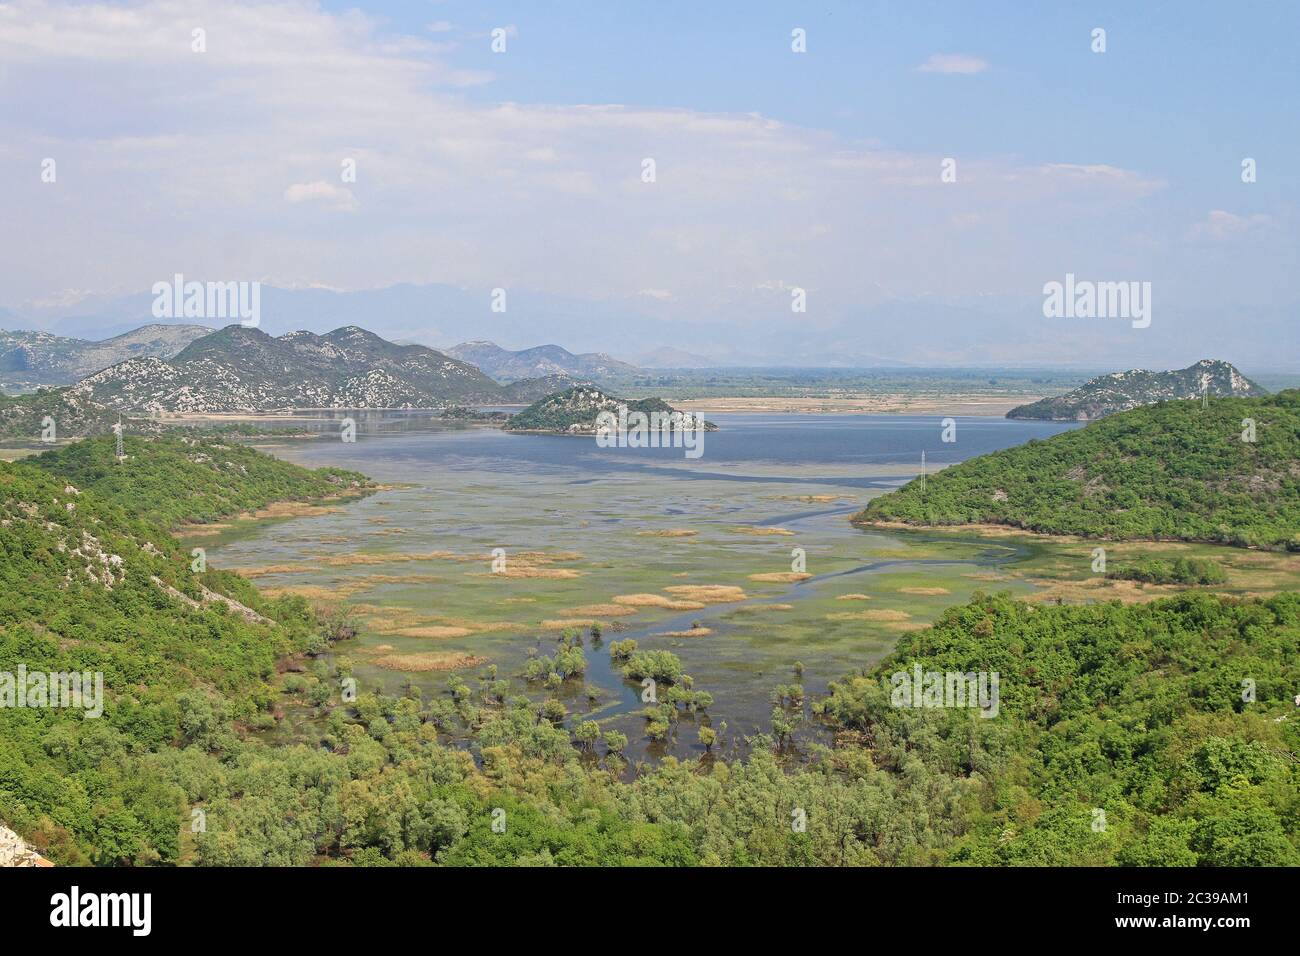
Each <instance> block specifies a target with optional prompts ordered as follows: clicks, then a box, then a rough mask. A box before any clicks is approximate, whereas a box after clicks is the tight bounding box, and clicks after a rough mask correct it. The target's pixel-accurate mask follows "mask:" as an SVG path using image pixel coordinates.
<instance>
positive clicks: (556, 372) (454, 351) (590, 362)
mask: <svg viewBox="0 0 1300 956" xmlns="http://www.w3.org/2000/svg"><path fill="white" fill-rule="evenodd" d="M447 354H448V355H450V356H452V357H453V358H458V359H460V360H461V361H464V362H470V363H472V364H474V365H476V366H478V367H479V368H480V369H482V370H483V371H484V372H486V373H487V374H488V375H490V376H492V378H494V379H496V380H497V381H499V382H514V381H518V380H519V379H525V378H540V377H545V376H566V377H568V378H570V379H606V378H613V377H617V376H624V375H635V374H636V373H637V372H639V371H640V369H638V368H637V367H636V366H635V365H630V364H628V363H627V362H620V361H619V360H618V359H616V358H614V357H612V356H610V355H606V354H605V353H604V352H584V353H582V354H581V355H574V354H573V353H572V352H570V351H569V350H568V349H563V348H560V346H558V345H539V346H537V347H535V348H531V349H522V350H520V351H518V352H512V351H510V350H509V349H503V348H502V347H501V346H499V345H497V344H496V343H494V342H462V343H461V344H460V345H456V346H453V347H452V348H449V349H447Z"/></svg>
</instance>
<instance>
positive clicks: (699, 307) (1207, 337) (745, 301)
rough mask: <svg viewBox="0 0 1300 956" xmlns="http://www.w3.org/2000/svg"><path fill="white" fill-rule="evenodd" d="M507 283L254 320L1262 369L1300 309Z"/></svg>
mask: <svg viewBox="0 0 1300 956" xmlns="http://www.w3.org/2000/svg"><path fill="white" fill-rule="evenodd" d="M195 278H203V277H197V276H196V277H195ZM1044 278H1045V279H1046V278H1052V277H1051V276H1045V277H1044ZM1057 278H1059V277H1057ZM796 284H797V283H796ZM1158 291H1159V290H1158ZM508 292H509V297H508V308H507V311H506V312H504V313H495V312H492V311H491V308H490V303H491V290H490V289H487V288H482V289H476V288H461V287H457V286H450V285H439V284H428V285H411V284H398V285H392V286H387V287H383V288H375V289H363V290H358V291H346V292H345V291H336V290H332V289H325V288H293V289H288V288H279V287H276V286H273V285H270V284H267V283H263V285H262V310H261V311H262V324H261V326H260V327H261V328H262V329H263V331H266V332H268V333H270V334H272V335H281V334H283V333H285V332H290V331H294V330H296V329H307V330H309V331H312V332H316V333H317V334H323V333H325V332H327V331H329V330H330V329H334V328H338V327H341V326H345V325H358V326H361V327H363V328H367V329H370V330H371V331H373V332H375V333H376V334H377V335H381V336H383V337H384V338H386V339H389V340H390V341H393V340H402V341H413V342H420V343H423V344H426V345H429V346H432V347H435V348H437V347H438V346H439V345H445V344H447V343H452V342H474V341H480V340H491V341H493V342H495V343H498V344H501V345H504V346H507V347H513V346H520V347H522V346H531V345H533V344H534V343H537V342H559V343H563V344H564V346H565V347H566V348H567V349H570V350H572V351H573V352H575V353H585V352H602V351H603V352H608V353H609V354H611V355H614V356H616V357H618V358H620V359H621V360H623V361H632V362H635V363H636V364H638V365H640V366H642V367H647V368H658V367H666V366H665V365H662V364H660V362H659V361H656V360H655V359H654V358H653V351H654V350H656V349H658V348H660V347H664V346H665V345H667V346H669V347H671V348H674V349H680V350H682V351H683V352H686V353H688V354H690V355H692V356H695V357H696V358H698V359H701V360H703V361H704V362H707V364H708V365H710V366H719V367H720V366H784V367H792V366H793V367H798V366H805V367H825V368H834V367H838V368H846V367H883V366H909V365H910V366H920V367H964V368H969V367H1000V368H1013V367H1014V368H1020V367H1034V368H1054V367H1059V368H1085V369H1099V368H1133V367H1135V366H1140V365H1146V366H1147V367H1156V368H1161V367H1168V366H1169V365H1171V364H1175V365H1176V364H1179V363H1189V364H1190V363H1191V362H1193V361H1195V360H1197V359H1198V358H1200V357H1201V356H1203V355H1219V356H1224V357H1225V358H1228V359H1231V360H1232V361H1234V362H1236V363H1238V364H1240V365H1243V366H1247V367H1250V368H1254V369H1257V370H1274V371H1281V370H1287V371H1290V370H1297V369H1300V323H1297V322H1296V314H1297V309H1298V308H1300V306H1297V304H1296V303H1295V302H1294V301H1292V302H1288V303H1283V304H1280V305H1271V306H1267V307H1263V306H1259V305H1246V304H1243V305H1241V306H1239V307H1233V308H1229V309H1210V308H1202V307H1198V306H1190V307H1181V308H1175V307H1174V306H1173V305H1172V304H1171V303H1169V302H1168V300H1167V299H1165V298H1161V297H1159V296H1157V300H1156V304H1155V307H1154V310H1153V318H1152V324H1151V326H1150V328H1146V329H1140V330H1139V329H1133V328H1131V327H1130V325H1129V323H1127V322H1122V321H1109V320H1097V319H1091V320H1062V319H1046V318H1044V317H1043V315H1042V297H1041V295H1039V294H1038V289H1037V288H1035V289H1032V290H1026V294H1025V295H1024V296H1018V297H1007V296H985V297H980V298H979V299H977V300H971V299H950V298H943V297H939V296H924V297H919V298H910V299H904V298H896V297H891V296H889V295H886V294H884V293H883V292H881V293H880V294H878V295H875V296H874V297H872V298H870V299H859V298H854V299H852V300H850V301H835V300H834V299H833V297H832V293H831V292H829V291H828V290H822V289H818V288H809V289H808V312H807V313H806V314H800V315H796V314H792V312H791V306H790V287H789V286H788V285H786V286H778V287H773V288H764V289H754V290H748V291H745V290H732V289H720V290H719V292H718V295H717V296H716V297H714V298H712V299H710V300H708V301H694V300H692V301H682V300H678V299H674V298H672V297H669V298H664V297H661V296H651V295H640V296H629V297H623V298H617V299H605V300H590V299H579V298H575V297H566V296H559V295H553V294H550V293H545V292H538V291H535V290H530V289H522V288H518V289H517V288H510V289H509V290H508ZM152 301H153V297H152V296H151V295H150V294H148V293H147V292H142V293H140V294H136V295H119V296H108V295H81V294H75V295H73V294H69V295H68V296H65V297H62V298H60V299H59V301H55V302H46V303H39V304H34V303H26V304H23V305H11V306H10V307H9V308H8V309H5V308H3V307H0V326H3V327H5V328H34V329H42V330H45V331H50V332H54V333H56V334H59V335H63V336H77V337H93V338H98V337H101V336H105V335H115V334H118V333H121V332H127V331H130V330H131V329H134V328H136V327H137V326H140V325H143V324H145V323H148V322H150V321H154V320H153V319H152V311H151V306H152ZM191 321H199V322H202V321H203V320H202V319H198V320H191ZM210 324H214V325H219V324H221V323H220V322H218V321H216V320H214V321H213V322H211V323H210ZM1246 330H1249V334H1245V332H1246ZM647 352H649V353H652V355H651V357H650V360H649V361H647V360H646V353H647ZM695 364H696V363H694V362H692V363H691V364H690V365H685V364H684V365H678V366H676V367H694V366H695ZM701 367H702V366H701Z"/></svg>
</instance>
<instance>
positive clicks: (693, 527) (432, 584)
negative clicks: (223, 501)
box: [200, 413, 1075, 758]
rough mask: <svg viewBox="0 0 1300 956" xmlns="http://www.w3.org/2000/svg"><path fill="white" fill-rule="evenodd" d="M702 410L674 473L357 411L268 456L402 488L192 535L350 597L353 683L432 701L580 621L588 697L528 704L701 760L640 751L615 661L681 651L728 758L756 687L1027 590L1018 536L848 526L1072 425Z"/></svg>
mask: <svg viewBox="0 0 1300 956" xmlns="http://www.w3.org/2000/svg"><path fill="white" fill-rule="evenodd" d="M335 417H341V416H335ZM709 417H710V420H712V421H714V422H716V423H717V424H718V426H719V430H718V431H716V432H709V433H707V435H706V436H705V439H704V454H703V456H702V457H700V458H697V459H687V458H686V457H685V456H684V453H683V450H682V449H680V448H678V449H670V448H655V449H628V448H599V447H597V446H596V443H595V440H594V438H591V437H569V436H551V435H528V434H510V433H507V432H502V431H500V430H498V429H493V428H481V427H469V428H445V427H429V426H428V424H427V422H424V421H423V419H422V418H421V417H420V416H417V415H414V414H402V413H398V414H391V413H390V414H384V415H375V414H374V413H369V414H362V415H357V416H356V418H357V422H358V439H357V441H356V442H355V443H344V442H342V441H340V440H337V439H333V438H326V437H322V438H320V439H316V440H309V441H296V442H284V443H280V444H277V445H275V446H274V447H272V448H269V449H268V450H270V451H271V452H272V453H274V454H276V455H279V456H280V457H283V458H286V459H289V460H292V461H296V462H298V463H300V464H303V465H307V466H310V467H320V466H325V465H330V466H335V467H341V468H349V469H355V470H357V471H361V472H364V473H365V474H367V475H369V476H370V477H372V478H374V479H376V480H377V481H379V482H382V483H384V484H385V485H391V486H394V487H391V488H389V489H387V490H385V491H382V492H380V493H379V494H376V495H373V496H371V497H369V498H366V499H364V500H361V501H357V502H353V503H350V504H347V505H344V506H342V507H340V508H338V509H336V510H332V511H329V512H328V513H323V514H315V515H310V516H303V517H297V518H290V519H286V520H276V521H273V522H256V523H245V524H240V525H238V526H236V527H233V528H231V529H229V530H226V531H224V532H222V533H219V534H217V535H215V536H212V537H208V538H205V539H203V541H202V542H200V543H202V544H203V545H204V547H206V548H207V550H208V557H209V561H210V562H212V563H213V564H215V565H216V566H218V567H226V568H230V567H234V568H239V569H241V570H243V571H245V572H246V573H249V574H250V575H252V576H253V577H254V578H255V579H256V581H257V583H258V584H259V586H262V587H268V588H285V589H289V590H293V591H296V592H298V593H302V594H304V595H306V596H308V597H312V598H315V599H319V600H323V601H331V600H347V601H348V602H350V603H351V604H353V605H354V606H356V607H357V608H358V613H359V614H360V615H361V622H362V627H361V634H360V636H359V638H358V639H357V641H355V642H351V644H350V645H349V646H347V647H346V648H341V649H340V651H341V653H345V654H347V655H348V657H349V658H350V659H351V660H352V661H353V663H354V665H355V673H356V675H357V677H358V679H359V681H360V683H361V685H362V687H363V689H368V688H371V687H379V688H383V689H384V690H386V691H388V692H393V693H395V692H398V691H399V690H400V689H401V688H402V687H403V686H404V685H405V684H407V683H408V682H409V683H410V684H412V685H414V686H418V687H419V688H420V689H421V691H422V693H423V694H424V696H425V698H426V699H428V698H429V697H430V696H431V695H438V694H445V693H446V687H447V680H448V677H449V672H448V671H447V670H446V669H445V667H446V666H448V665H447V662H448V661H450V662H452V663H454V662H455V661H456V659H457V656H458V655H459V656H461V657H462V658H463V659H465V660H470V659H473V660H474V661H480V660H481V661H489V662H492V663H495V664H497V665H498V667H499V669H500V672H501V674H502V675H503V676H504V675H517V674H519V673H520V671H521V670H522V668H523V665H524V663H525V662H526V661H527V659H528V656H529V655H530V654H532V653H535V654H547V655H549V654H553V653H554V650H555V647H556V639H557V637H558V636H559V635H560V634H561V633H563V632H565V631H566V630H568V631H573V630H581V631H582V632H583V634H584V636H585V643H586V652H587V659H588V670H587V679H586V683H587V684H590V685H594V686H595V687H597V688H598V689H599V697H598V699H597V700H595V701H589V700H588V699H587V696H586V694H585V692H584V688H583V682H582V681H574V680H571V681H567V682H566V683H565V684H564V686H562V687H560V688H558V689H555V690H554V691H553V692H547V691H544V690H543V689H542V688H541V687H540V686H536V685H530V686H529V688H528V691H529V693H530V695H532V696H535V697H537V698H538V699H541V698H542V697H545V696H554V697H557V698H558V699H560V700H561V701H563V702H564V703H565V705H566V707H567V708H568V710H569V712H570V715H571V721H572V720H573V719H575V718H576V719H588V718H590V719H597V720H599V721H601V723H602V728H603V729H609V728H612V727H617V728H618V729H621V730H623V731H624V732H625V733H627V734H628V736H629V738H630V739H631V741H632V742H633V743H632V745H630V746H629V756H631V757H633V758H637V757H641V756H650V757H655V756H659V755H661V754H662V753H665V752H674V753H678V754H679V755H687V754H691V753H696V752H698V751H700V750H701V749H702V748H701V746H700V745H699V744H698V743H696V741H695V735H694V731H693V730H690V729H689V726H688V725H687V724H685V723H684V724H683V725H682V727H681V728H680V730H679V734H678V739H677V740H676V741H670V742H669V743H668V744H666V745H664V746H659V745H647V744H646V743H645V741H644V740H643V736H644V735H643V732H642V730H641V724H642V723H643V721H642V718H641V717H640V716H639V715H638V712H639V711H640V709H642V708H643V707H644V706H645V704H644V703H643V702H642V700H641V695H642V693H643V691H642V688H641V686H640V684H639V683H637V682H633V681H625V680H624V679H623V678H622V675H621V674H620V673H619V672H618V669H617V668H616V667H615V666H613V665H612V664H611V662H610V658H609V654H608V651H607V647H606V645H607V644H608V643H609V642H610V641H611V640H623V639H626V638H632V639H635V640H636V641H637V642H638V645H639V647H640V648H641V649H656V648H662V649H667V650H671V651H672V652H673V653H674V654H677V655H678V656H679V657H680V658H681V660H682V662H683V664H684V668H685V671H686V672H687V673H689V674H691V675H692V677H693V678H694V681H695V687H696V688H697V689H703V690H707V691H709V692H710V693H711V694H713V696H714V698H715V704H714V706H713V708H712V709H711V710H710V714H709V716H708V717H707V718H704V719H707V720H709V721H711V722H712V724H713V726H714V727H715V729H716V728H718V727H719V726H720V725H721V724H722V723H723V722H724V721H725V722H726V724H727V728H728V729H727V731H726V732H725V733H724V734H723V740H724V745H723V749H724V752H725V751H731V750H736V749H739V748H742V747H743V737H744V736H745V735H747V734H753V733H756V732H759V731H766V730H767V729H768V728H769V711H770V710H771V704H770V702H769V695H770V693H771V690H772V688H773V686H775V685H776V684H782V683H789V682H792V681H795V680H796V675H795V669H796V667H797V666H799V665H800V664H801V667H800V671H801V674H802V676H801V678H799V679H800V681H801V683H802V684H803V685H804V686H805V687H806V689H807V691H808V692H809V693H810V694H817V693H824V692H825V689H826V685H827V683H828V682H829V681H831V680H834V679H837V678H839V677H842V676H844V675H845V674H846V673H849V672H852V671H857V670H860V669H861V668H862V667H864V666H867V665H869V664H871V663H872V662H874V661H875V660H878V659H879V658H880V657H881V656H883V655H884V654H886V653H887V652H888V651H889V649H890V648H892V646H893V645H894V644H895V643H896V642H897V640H898V639H899V637H900V636H901V635H902V634H904V633H906V632H907V631H909V630H913V629H916V628H919V627H923V626H925V624H926V623H928V622H929V621H932V620H933V619H934V618H935V617H936V616H937V615H938V614H939V613H941V612H942V610H943V609H944V608H945V607H948V606H951V605H953V604H957V603H960V602H962V601H965V600H966V599H968V598H969V596H970V594H971V593H972V592H973V591H975V590H978V589H981V588H982V589H985V590H990V589H992V590H998V589H1003V588H1006V589H1009V590H1013V591H1017V590H1019V591H1023V590H1026V589H1028V588H1029V587H1030V586H1029V585H1027V584H1025V583H1024V582H1022V581H1018V580H1014V579H1011V578H1008V577H1007V576H1006V575H1005V574H1004V573H1003V569H1005V568H1006V567H1007V566H1008V565H1009V564H1011V563H1013V562H1016V561H1018V560H1021V559H1022V558H1024V557H1025V556H1026V554H1027V552H1028V549H1029V548H1030V547H1031V545H1028V544H1025V543H1023V541H1017V540H1014V539H1006V540H1003V539H996V540H989V539H981V538H977V537H974V536H969V537H964V538H963V537H961V536H952V535H948V536H944V535H934V534H926V533H920V532H902V533H880V532H875V531H873V532H865V531H862V530H859V529H856V528H854V527H853V526H852V525H850V524H849V520H848V519H849V517H850V516H851V515H852V514H853V513H854V512H856V511H857V510H859V509H860V508H861V507H862V506H863V504H865V502H866V501H867V500H869V499H870V498H871V497H873V496H875V495H877V494H881V493H883V492H885V491H888V490H889V489H891V488H894V487H897V486H899V485H900V484H902V483H905V482H906V481H908V480H910V479H911V478H912V477H913V476H914V475H915V474H916V473H917V472H918V471H919V469H920V465H921V456H922V453H924V454H925V460H926V463H927V468H938V467H941V466H943V465H945V464H949V463H952V462H956V461H960V460H962V459H964V458H968V457H971V456H974V455H979V454H984V453H986V452H990V451H994V450H997V449H999V448H1005V447H1009V446H1012V445H1018V444H1021V443H1023V442H1026V441H1030V440H1033V439H1042V438H1046V437H1048V436H1050V435H1053V434H1056V433H1057V432H1060V431H1063V430H1066V429H1068V428H1072V427H1075V426H1074V425H1073V424H1071V423H1064V424H1063V423H1041V422H1023V421H1009V420H1007V419H1002V418H974V417H963V418H958V419H957V421H956V439H957V440H956V441H955V442H951V443H947V442H944V441H942V431H943V429H942V425H941V422H940V418H939V417H936V416H878V415H850V416H792V415H719V416H709ZM320 422H321V427H322V428H323V429H325V430H326V433H328V432H330V431H332V430H333V428H334V427H335V426H334V425H333V423H332V422H331V421H330V416H321V417H320ZM494 549H499V550H495V557H496V558H497V564H496V565H495V566H494V564H493V558H494ZM798 568H803V569H804V573H805V574H806V575H807V576H806V577H804V576H802V575H798V574H796V569H798ZM593 624H596V625H598V626H599V628H600V630H601V632H602V635H601V638H600V639H597V640H593V639H592V638H591V636H590V629H591V626H592V625H593ZM797 662H798V663H797ZM429 668H436V669H429ZM480 670H481V665H480V664H478V663H475V664H473V665H472V666H463V667H460V668H457V669H456V672H457V673H459V674H461V675H462V676H463V677H471V678H472V677H473V675H474V674H476V673H478V672H479V671H480ZM470 682H471V683H472V681H470ZM517 687H518V689H520V690H523V689H524V684H523V682H522V681H520V682H518V684H517ZM688 731H689V732H688Z"/></svg>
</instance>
